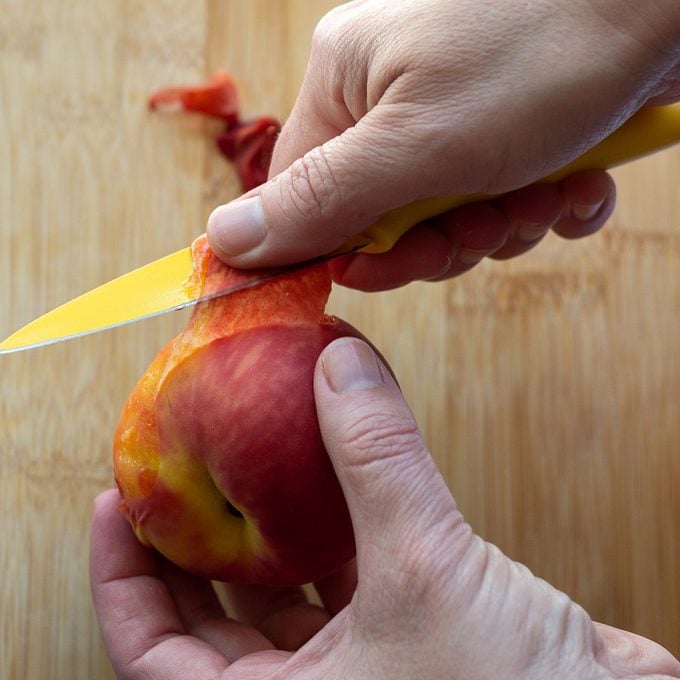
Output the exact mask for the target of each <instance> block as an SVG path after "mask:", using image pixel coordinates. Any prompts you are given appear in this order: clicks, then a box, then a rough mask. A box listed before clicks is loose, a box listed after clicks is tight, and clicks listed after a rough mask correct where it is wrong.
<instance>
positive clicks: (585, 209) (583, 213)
mask: <svg viewBox="0 0 680 680" xmlns="http://www.w3.org/2000/svg"><path fill="white" fill-rule="evenodd" d="M603 203H604V201H600V202H599V203H592V204H589V205H588V204H586V203H572V204H571V214H572V215H573V216H574V218H575V219H577V220H580V221H581V222H587V221H588V220H592V219H593V217H595V215H597V213H598V212H599V211H600V208H601V207H602V204H603Z"/></svg>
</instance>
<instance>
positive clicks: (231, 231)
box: [208, 196, 266, 255]
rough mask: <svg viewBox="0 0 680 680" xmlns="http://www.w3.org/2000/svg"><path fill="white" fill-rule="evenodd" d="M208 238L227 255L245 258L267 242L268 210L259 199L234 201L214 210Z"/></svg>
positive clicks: (210, 218) (209, 222) (209, 219)
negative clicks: (265, 239) (250, 251)
mask: <svg viewBox="0 0 680 680" xmlns="http://www.w3.org/2000/svg"><path fill="white" fill-rule="evenodd" d="M208 235H209V236H210V239H211V240H212V242H213V243H214V244H215V245H216V246H217V248H219V250H221V251H222V253H223V254H224V255H242V254H243V253H246V252H248V251H249V250H252V249H253V248H255V246H257V245H259V244H260V243H262V241H264V237H265V235H266V229H265V225H264V211H263V210H262V201H261V200H260V197H259V196H251V197H250V198H244V199H243V200H236V201H232V202H231V203H227V204H226V205H221V206H219V207H218V208H215V210H213V211H212V214H211V215H210V217H209V218H208Z"/></svg>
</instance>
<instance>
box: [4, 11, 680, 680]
mask: <svg viewBox="0 0 680 680" xmlns="http://www.w3.org/2000/svg"><path fill="white" fill-rule="evenodd" d="M333 4H335V3H333V2H331V1H327V2H322V1H313V0H307V1H306V0H288V1H284V0H282V1H280V2H275V1H274V0H231V1H219V0H213V1H203V2H199V1H196V0H164V1H162V2H158V1H154V2H152V1H151V0H143V1H142V2H130V1H121V2H105V1H104V0H72V1H71V2H67V3H66V2H39V1H38V0H21V1H19V0H0V12H1V14H0V16H1V17H2V18H1V19H0V126H1V130H2V132H1V133H0V135H1V136H0V235H1V240H0V336H2V337H4V336H6V335H8V334H9V333H10V332H11V331H12V330H14V329H15V328H17V327H19V326H21V325H23V324H24V323H25V322H28V321H29V320H30V319H32V318H33V317H35V316H36V315H38V314H40V313H42V312H44V311H46V310H48V309H49V308H51V307H53V306H55V305H57V304H59V303H61V302H63V301H65V300H67V299H70V298H71V297H73V296H75V295H77V294H78V293H80V292H82V291H84V290H87V289H89V288H91V287H93V286H95V285H97V284H99V283H102V282H104V281H106V280H108V279H110V278H112V277H114V276H116V275H117V274H120V273H123V272H125V271H127V270H129V269H131V268H133V267H135V266H137V265H141V264H143V263H145V262H147V261H149V260H151V259H153V258H156V257H159V256H161V255H164V254H166V253H168V252H171V251H173V250H176V249H177V248H180V247H182V246H184V245H186V244H188V243H189V241H190V240H191V239H192V238H193V237H194V236H196V235H197V234H198V233H200V232H201V231H202V230H203V229H204V225H205V220H206V217H207V215H208V214H209V212H210V210H211V209H212V208H213V207H214V206H215V205H216V204H218V203H220V202H223V201H226V200H228V199H230V198H232V197H233V196H235V195H236V194H237V191H238V190H237V183H236V180H235V177H234V175H233V171H232V170H231V168H230V167H229V166H228V165H227V164H226V163H225V162H224V161H223V159H222V158H221V157H219V156H218V154H217V153H216V152H215V149H214V146H213V143H212V141H211V132H214V131H215V130H216V129H217V128H215V127H214V124H212V123H210V122H206V121H204V120H202V119H199V118H197V117H192V116H158V115H153V114H150V113H149V112H148V111H147V109H146V98H147V95H148V94H149V93H150V92H151V91H153V90H154V89H156V88H158V87H162V86H165V85H168V84H175V83H182V82H196V81H199V80H201V79H202V78H204V77H205V76H206V75H208V74H209V73H211V72H212V71H213V70H214V69H216V68H218V67H223V68H227V69H228V70H230V71H231V72H232V73H233V75H234V76H235V78H236V80H237V82H238V84H239V86H240V88H241V92H242V101H243V106H244V109H245V110H246V112H250V113H253V114H259V113H271V114H274V115H278V116H280V117H282V118H285V116H286V115H287V113H288V112H289V111H290V108H291V106H292V104H293V102H294V99H295V95H296V93H297V89H298V87H299V84H300V82H301V78H302V75H303V73H304V68H305V64H306V60H307V54H308V48H309V41H310V36H311V33H312V30H313V27H314V25H315V24H316V22H317V21H318V19H319V18H320V17H321V16H322V15H323V13H324V12H325V11H327V10H328V9H329V8H330V7H331V6H332V5H333ZM679 177H680V149H679V150H672V151H667V152H665V153H663V154H660V155H657V156H655V157H654V158H648V159H645V160H643V161H638V162H636V163H635V164H632V165H630V166H627V167H625V168H623V169H620V170H618V171H617V172H616V178H617V180H618V187H619V194H620V197H619V202H618V207H617V210H616V214H615V216H614V218H613V219H612V220H611V222H610V224H609V225H608V226H607V228H606V229H605V230H604V231H603V232H602V233H601V234H599V235H597V236H594V237H592V238H590V239H587V240H584V241H581V242H571V243H567V242H564V241H560V240H559V239H558V238H557V237H554V238H553V237H550V238H548V239H546V241H545V243H544V244H542V245H541V247H540V248H538V249H537V250H536V251H535V252H532V253H531V254H529V255H527V256H525V257H522V258H520V259H518V260H516V261H511V262H505V263H492V262H488V263H483V264H482V265H481V266H479V267H478V268H477V269H476V270H475V271H474V272H472V273H470V274H468V275H466V276H464V277H462V278H460V279H457V280H453V281H451V282H449V283H446V284H436V285H435V284H429V285H428V284H418V285H412V286H409V287H407V288H405V289H402V290H398V291H394V292H389V293H381V294H371V295H366V294H359V293H356V292H351V291H346V290H336V291H335V292H334V293H333V296H332V299H331V305H330V308H329V309H330V311H332V312H334V313H336V314H338V315H340V316H343V317H345V318H346V319H347V320H348V321H350V322H352V323H353V324H355V325H356V326H357V327H359V328H360V329H362V331H363V332H364V333H365V334H366V335H367V336H369V337H370V338H371V339H372V340H374V341H375V343H376V345H377V346H378V347H380V348H381V349H382V351H383V352H384V354H385V355H386V357H387V358H388V359H389V360H390V362H391V364H392V366H393V368H394V370H395V372H396V374H397V375H398V376H399V379H400V382H401V384H402V386H403V389H404V392H405V393H406V395H407V397H408V400H409V403H410V404H411V406H412V408H413V410H414V412H415V413H416V416H417V418H418V421H419V423H420V424H421V427H422V429H423V432H424V434H425V436H426V438H427V441H428V443H429V445H430V447H431V449H432V452H433V454H434V456H435V458H436V460H437V462H438V464H439V466H440V468H441V471H442V473H443V474H444V475H445V477H446V479H447V480H448V482H449V484H450V487H451V489H452V490H453V492H454V493H455V496H456V498H457V500H458V502H459V504H460V506H461V507H462V509H463V511H464V513H465V515H466V517H467V519H468V520H469V521H470V522H471V524H472V525H473V527H474V528H475V529H476V530H477V531H478V532H479V533H480V534H482V535H483V536H484V537H485V538H487V539H489V540H491V541H494V542H495V543H497V544H498V545H499V546H500V547H501V548H502V549H503V550H504V551H505V552H506V553H507V554H508V555H510V556H511V557H513V558H515V559H517V560H520V561H522V562H524V563H526V564H527V565H528V566H529V567H530V568H531V569H532V570H533V571H534V572H535V573H536V574H538V575H540V576H542V577H544V578H546V579H547V580H548V581H550V582H551V583H553V584H554V585H556V586H557V587H559V588H561V589H563V590H565V591H566V592H567V593H569V595H571V596H572V597H573V598H574V599H575V600H577V601H578V602H579V603H581V604H582V605H583V606H584V607H586V609H587V610H588V611H589V612H590V613H591V614H592V616H593V617H594V618H596V619H599V620H601V621H606V622H608V623H611V624H614V625H617V626H621V627H624V628H628V629H631V630H634V631H636V632H638V633H641V634H643V635H647V636H649V637H652V638H654V639H656V640H657V641H659V642H660V643H662V644H664V645H666V646H667V647H668V648H669V649H671V650H672V651H673V652H674V653H675V654H676V655H677V654H680V581H679V578H678V574H679V573H680V494H679V493H678V491H677V489H678V483H679V482H680V455H679V454H680V417H679V416H678V405H679V401H680V352H679V351H678V347H679V343H680V192H678V190H677V186H678V178H679ZM184 319H185V317H183V316H182V315H181V314H178V315H173V316H167V317H164V318H160V319H154V320H151V321H148V322H145V323H142V324H137V325H133V326H129V327H126V328H121V329H118V330H115V331H110V332H107V333H104V334H99V335H96V336H93V337H88V338H83V339H80V340H75V341H72V342H68V343H63V344H60V345H57V346H52V347H48V348H44V349H40V350H35V351H32V352H30V353H23V354H17V355H9V356H4V357H0V424H1V429H0V574H2V579H1V580H0V677H1V678H3V679H4V678H12V679H14V678H17V679H22V680H23V679H27V678H28V679H31V680H32V679H34V678H35V679H38V678H40V679H41V680H44V679H46V678H72V679H76V678H83V679H88V680H90V679H92V678H107V677H112V674H111V670H110V667H109V663H108V660H107V658H106V655H105V653H104V650H103V647H102V645H101V642H100V640H99V634H98V630H97V627H96V624H95V620H94V615H93V611H92V607H91V604H90V594H89V585H88V576H87V569H88V567H87V553H88V528H89V521H90V513H91V507H92V501H93V498H94V497H95V495H96V494H97V492H99V491H100V490H103V489H105V488H108V487H110V486H111V485H112V473H111V460H110V458H111V450H110V449H111V438H112V433H113V429H114V427H115V424H116V421H117V418H118V415H119V412H120V408H121V406H122V404H123V402H124V400H125V398H126V396H127V394H128V393H129V391H130V390H131V388H132V386H133V384H134V383H135V381H136V379H137V378H138V376H139V375H140V374H141V373H142V371H143V370H144V368H145V367H146V365H147V363H148V362H149V361H150V360H151V358H152V357H153V356H154V355H155V353H156V352H157V350H158V349H159V348H160V347H161V346H162V345H163V344H164V343H165V342H166V341H167V340H168V339H169V338H170V337H171V336H172V335H173V334H175V333H176V332H177V331H178V330H179V329H180V328H181V326H182V324H183V322H184Z"/></svg>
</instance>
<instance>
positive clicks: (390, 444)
mask: <svg viewBox="0 0 680 680" xmlns="http://www.w3.org/2000/svg"><path fill="white" fill-rule="evenodd" d="M344 443H345V444H346V449H348V450H349V452H350V457H349V460H348V461H347V464H348V467H350V468H357V469H363V468H380V469H381V468H383V467H384V465H385V464H386V463H388V464H389V466H390V468H391V469H393V470H394V469H395V467H396V466H402V465H408V466H412V465H414V464H415V462H416V461H417V460H419V459H420V458H421V456H422V455H423V454H424V453H425V452H426V449H425V444H424V442H423V438H422V435H421V433H420V430H419V429H418V427H417V425H416V424H415V422H414V421H413V420H411V419H406V418H404V417H395V416H394V415H387V414H382V413H371V414H366V415H361V416H360V417H358V418H357V419H356V420H355V421H354V423H353V424H352V425H351V426H350V427H348V428H347V429H346V431H345V442H344Z"/></svg>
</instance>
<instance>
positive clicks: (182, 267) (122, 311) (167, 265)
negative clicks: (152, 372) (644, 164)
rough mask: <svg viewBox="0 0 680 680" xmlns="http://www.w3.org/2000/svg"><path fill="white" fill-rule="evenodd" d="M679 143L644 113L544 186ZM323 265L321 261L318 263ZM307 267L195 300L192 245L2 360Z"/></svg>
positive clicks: (412, 215)
mask: <svg viewBox="0 0 680 680" xmlns="http://www.w3.org/2000/svg"><path fill="white" fill-rule="evenodd" d="M678 141H680V104H672V105H669V106H658V107H646V108H643V109H641V110H640V111H638V112H637V113H636V114H635V115H634V116H633V117H632V118H630V119H629V120H628V121H627V122H626V123H624V124H623V125H622V126H621V127H620V128H618V129H617V130H616V131H614V132H613V133H612V134H611V135H610V136H609V137H607V138H606V139H604V140H603V141H602V142H600V143H599V144H598V145H596V146H594V147H593V148H591V149H590V150H589V151H587V152H586V153H585V154H583V155H582V156H580V157H579V158H577V159H576V160H574V161H573V162H571V163H569V164H568V165H566V166H565V167H563V168H562V169H561V170H558V171H557V172H555V173H553V174H551V175H548V176H547V177H545V178H543V180H541V181H543V182H546V183H550V182H556V181H558V180H560V179H562V178H563V177H566V176H568V175H570V174H572V173H574V172H577V171H580V170H587V169H594V168H599V169H605V168H611V167H614V166H616V165H620V164H621V163H624V162H626V161H630V160H633V159H635V158H639V157H640V156H644V155H647V154H649V153H652V152H654V151H658V150H661V149H663V148H665V147H667V146H670V145H672V144H675V143H676V142H678ZM488 198H491V196H487V195H483V194H469V195H465V196H443V197H440V198H432V199H427V200H422V201H416V202H414V203H411V204H409V205H407V206H404V207H401V208H398V209H397V210H393V211H391V212H389V213H387V214H385V215H384V216H383V217H382V218H381V219H380V220H378V221H377V222H376V223H375V224H374V225H373V226H371V227H369V228H368V229H366V230H365V231H364V233H363V234H361V235H359V236H357V237H353V238H352V239H350V240H349V241H348V242H347V243H346V244H345V246H343V247H341V248H340V249H339V250H338V251H337V252H336V253H331V254H330V255H329V256H328V257H334V256H336V255H338V254H343V253H345V254H346V253H347V252H351V251H360V252H363V253H382V252H386V251H388V250H390V248H392V246H393V245H394V244H395V243H396V241H397V240H398V239H399V238H400V237H401V236H402V235H403V234H404V233H405V232H406V231H408V230H409V229H410V228H411V227H413V226H415V225H416V224H418V223H419V222H422V221H423V220H425V219H427V218H428V217H433V216H435V215H439V214H441V213H443V212H446V211H447V210H451V209H452V208H455V207H457V206H460V205H464V204H466V203H473V202H475V201H480V200H484V199H488ZM317 261H318V258H317V259H316V260H314V262H317ZM309 264H311V262H303V263H299V264H297V265H293V266H292V267H291V266H288V267H281V268H275V269H272V270H270V271H269V272H267V273H266V274H263V276H262V277H261V278H258V279H256V280H253V281H248V282H247V283H246V284H243V285H241V286H238V287H237V288H229V289H226V290H223V291H220V292H219V293H214V294H212V295H210V296H208V297H203V298H201V297H199V298H196V297H195V295H196V293H195V291H194V290H193V289H192V287H190V286H187V285H186V284H187V282H188V280H189V278H190V275H191V271H192V261H191V251H190V249H189V248H188V247H187V248H184V249H182V250H180V251H178V252H176V253H173V254H172V255H167V256H166V257H163V258H161V259H160V260H156V261H155V262H151V263H150V264H147V265H145V266H143V267H140V268H139V269H135V270H134V271H132V272H129V273H128V274H124V275H123V276H120V277H118V278H116V279H114V280H113V281H109V282H108V283H105V284H103V285H102V286H99V287H98V288H95V289H93V290H91V291H89V292H88V293H84V294H83V295H81V296H79V297H77V298H75V299H73V300H71V301H70V302H67V303H65V304H63V305H61V306H60V307H57V308H56V309H53V310H52V311H50V312H47V313H46V314H44V315H43V316H41V317H39V318H38V319H36V320H35V321H32V322H31V323H29V324H28V325H26V326H24V327H23V328H21V329H20V330H18V331H17V332H16V333H14V334H12V335H10V337H9V338H7V339H6V340H4V341H3V342H1V343H0V354H5V353H9V352H17V351H19V350H24V349H30V348H33V347H40V346H42V345H46V344H50V343H53V342H58V341H60V340H66V339H69V338H74V337H78V336H81V335H86V334H88V333H95V332H97V331H100V330H106V329H109V328H115V327H116V326H120V325H123V324H126V323H131V322H133V321H139V320H141V319H146V318H149V317H152V316H157V315H159V314H163V313H165V312H170V311H175V310H178V309H182V308H184V307H188V306H189V305H193V304H196V303H197V302H202V301H204V300H206V299H211V298H214V297H218V296H222V295H228V294H229V293H233V292H235V291H236V290H242V289H243V288H244V287H250V286H254V285H258V284H260V283H263V282H264V281H265V280H270V279H272V278H274V277H276V276H279V275H280V274H282V273H283V272H289V271H291V268H299V267H303V266H308V265H309Z"/></svg>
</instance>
